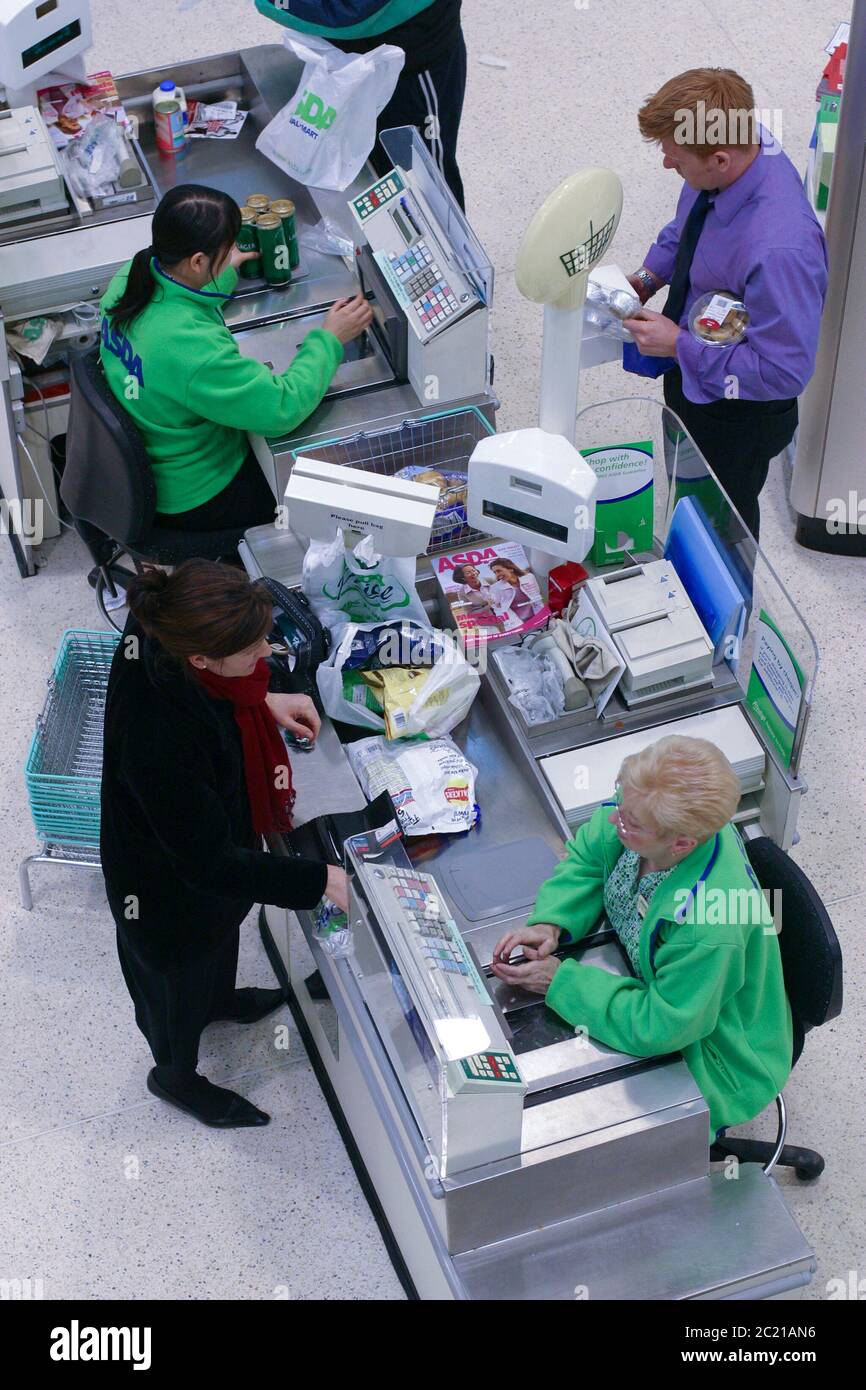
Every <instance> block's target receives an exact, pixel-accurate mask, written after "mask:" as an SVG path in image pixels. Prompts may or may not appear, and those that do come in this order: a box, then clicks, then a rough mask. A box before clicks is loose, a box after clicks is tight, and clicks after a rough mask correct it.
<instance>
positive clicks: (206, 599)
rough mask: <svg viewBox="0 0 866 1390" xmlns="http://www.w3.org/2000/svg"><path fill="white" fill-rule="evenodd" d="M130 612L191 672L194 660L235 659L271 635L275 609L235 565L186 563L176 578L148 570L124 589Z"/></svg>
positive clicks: (259, 589)
mask: <svg viewBox="0 0 866 1390" xmlns="http://www.w3.org/2000/svg"><path fill="white" fill-rule="evenodd" d="M126 599H127V604H128V607H129V611H130V612H131V613H132V615H133V617H134V618H135V619H136V620H137V621H138V622H139V623H140V624H141V626H142V627H143V628H144V630H145V632H146V633H147V635H148V636H149V637H153V638H155V639H156V641H157V642H158V643H159V645H160V646H161V647H162V649H163V651H164V652H165V653H167V655H168V656H170V657H173V658H174V660H175V662H176V663H178V664H179V665H181V666H182V667H183V669H184V671H185V672H186V674H189V672H190V666H189V662H188V661H187V660H186V658H187V657H190V656H209V657H211V658H213V659H214V660H218V659H219V658H221V657H226V656H235V655H236V654H237V653H238V652H243V651H246V650H247V649H248V648H249V647H254V646H255V644H256V643H257V642H260V641H261V640H262V638H263V637H265V636H267V634H268V632H269V631H270V628H271V625H272V623H273V605H272V601H271V599H270V597H269V596H268V593H267V591H266V590H265V589H263V588H262V587H261V586H260V585H258V584H255V583H251V582H250V580H249V578H248V576H247V575H246V574H245V573H244V571H243V570H242V569H239V568H238V567H237V566H236V565H225V564H220V563H219V562H218V561H216V560H185V561H184V562H183V564H182V565H178V567H177V569H176V570H174V572H173V573H172V574H167V573H166V572H165V570H161V569H152V568H148V569H145V570H143V571H142V573H141V574H137V575H136V576H135V578H134V579H130V580H129V582H128V584H127V587H126Z"/></svg>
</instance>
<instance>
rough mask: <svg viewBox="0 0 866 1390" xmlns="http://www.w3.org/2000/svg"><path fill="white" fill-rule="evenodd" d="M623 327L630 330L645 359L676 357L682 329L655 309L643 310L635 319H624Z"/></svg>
mask: <svg viewBox="0 0 866 1390" xmlns="http://www.w3.org/2000/svg"><path fill="white" fill-rule="evenodd" d="M623 327H624V328H627V329H628V331H629V333H630V334H631V335H632V337H633V338H634V340H635V342H636V344H637V347H638V350H639V351H640V352H642V353H643V354H644V356H645V357H676V352H677V338H678V336H679V332H680V329H679V325H678V324H676V323H674V321H673V319H669V318H666V317H665V315H664V314H657V313H656V312H655V310H654V309H641V311H640V314H639V315H635V317H634V318H631V319H623Z"/></svg>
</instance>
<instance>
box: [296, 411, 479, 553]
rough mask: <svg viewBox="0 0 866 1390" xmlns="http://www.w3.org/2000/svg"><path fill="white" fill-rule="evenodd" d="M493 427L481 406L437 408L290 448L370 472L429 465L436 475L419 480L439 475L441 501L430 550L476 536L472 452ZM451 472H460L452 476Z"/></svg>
mask: <svg viewBox="0 0 866 1390" xmlns="http://www.w3.org/2000/svg"><path fill="white" fill-rule="evenodd" d="M489 434H495V430H494V428H493V426H492V425H491V424H490V422H489V421H488V420H487V418H486V416H484V415H483V414H482V413H481V411H480V410H479V409H478V407H477V406H464V407H461V408H460V409H458V410H447V411H438V412H437V413H436V414H434V415H422V416H420V417H419V418H418V419H416V420H404V421H403V423H402V424H400V425H394V426H391V427H390V428H384V429H381V430H375V429H374V430H364V431H361V432H360V433H359V434H351V435H346V436H344V437H342V438H333V439H326V440H325V441H324V442H323V443H321V444H310V445H306V446H305V447H304V448H302V449H295V450H293V452H292V460H293V461H294V460H296V459H298V458H301V457H302V456H303V455H305V454H309V455H312V457H314V458H316V459H320V460H321V461H322V462H323V463H337V464H342V465H343V466H344V467H348V468H363V469H366V470H368V471H369V472H371V473H381V474H384V475H385V476H386V477H394V475H395V474H396V473H399V472H401V470H403V469H406V468H409V469H412V470H413V472H414V470H415V469H420V470H421V471H426V470H429V471H430V473H431V474H432V475H434V476H433V477H430V478H424V477H420V478H418V481H419V482H428V481H431V482H435V481H438V480H437V479H436V477H435V475H436V474H439V475H444V478H443V482H442V484H440V490H439V505H438V507H437V509H436V517H435V520H434V522H433V530H432V532H431V536H430V545H429V546H428V547H427V554H428V555H435V554H436V553H437V551H440V550H444V549H447V548H448V547H450V546H455V545H459V544H461V543H462V542H464V541H471V540H475V539H477V538H478V537H479V536H480V535H481V532H480V531H475V530H473V529H472V527H471V526H469V524H468V522H467V521H466V493H467V485H468V465H469V458H470V456H471V454H472V451H473V449H474V448H475V445H476V444H477V443H478V442H479V440H481V439H484V438H486V436H487V435H489ZM449 474H458V475H460V476H459V477H457V478H451V477H449V476H448V475H449Z"/></svg>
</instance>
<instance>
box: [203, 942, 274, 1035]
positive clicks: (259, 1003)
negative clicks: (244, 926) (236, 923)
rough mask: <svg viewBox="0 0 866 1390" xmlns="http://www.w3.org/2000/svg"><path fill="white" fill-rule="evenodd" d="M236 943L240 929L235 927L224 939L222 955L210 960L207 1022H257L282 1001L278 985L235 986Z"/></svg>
mask: <svg viewBox="0 0 866 1390" xmlns="http://www.w3.org/2000/svg"><path fill="white" fill-rule="evenodd" d="M239 946H240V931H236V932H235V933H234V934H233V935H232V936H231V937H229V938H228V939H227V940H226V943H225V947H224V949H223V952H222V955H221V956H220V958H219V960H217V961H216V962H215V964H214V980H213V991H212V994H213V1002H212V1004H211V1013H210V1019H209V1022H211V1023H217V1022H221V1021H225V1022H232V1023H258V1021H259V1019H260V1018H265V1017H266V1016H267V1015H268V1014H271V1013H273V1011H274V1009H278V1008H279V1007H280V1005H281V1004H282V1003H284V1002H285V995H284V993H283V991H282V990H281V989H258V988H255V987H252V988H251V987H249V986H247V987H245V988H244V989H238V988H237V987H236V981H237V973H238V949H239Z"/></svg>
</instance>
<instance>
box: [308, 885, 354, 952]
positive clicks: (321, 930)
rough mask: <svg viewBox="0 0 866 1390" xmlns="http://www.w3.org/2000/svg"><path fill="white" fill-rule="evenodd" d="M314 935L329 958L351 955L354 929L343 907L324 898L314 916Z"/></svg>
mask: <svg viewBox="0 0 866 1390" xmlns="http://www.w3.org/2000/svg"><path fill="white" fill-rule="evenodd" d="M313 935H314V936H315V938H316V940H317V941H318V943H319V945H320V946H321V948H322V950H323V951H326V952H327V954H328V955H329V956H348V955H351V953H352V949H353V945H352V929H351V927H350V926H349V919H348V917H347V916H346V914H345V912H344V911H343V909H342V908H341V907H338V906H337V904H336V903H332V902H331V900H330V898H322V900H321V902H320V903H319V906H318V907H317V908H316V910H315V914H314V916H313Z"/></svg>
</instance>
